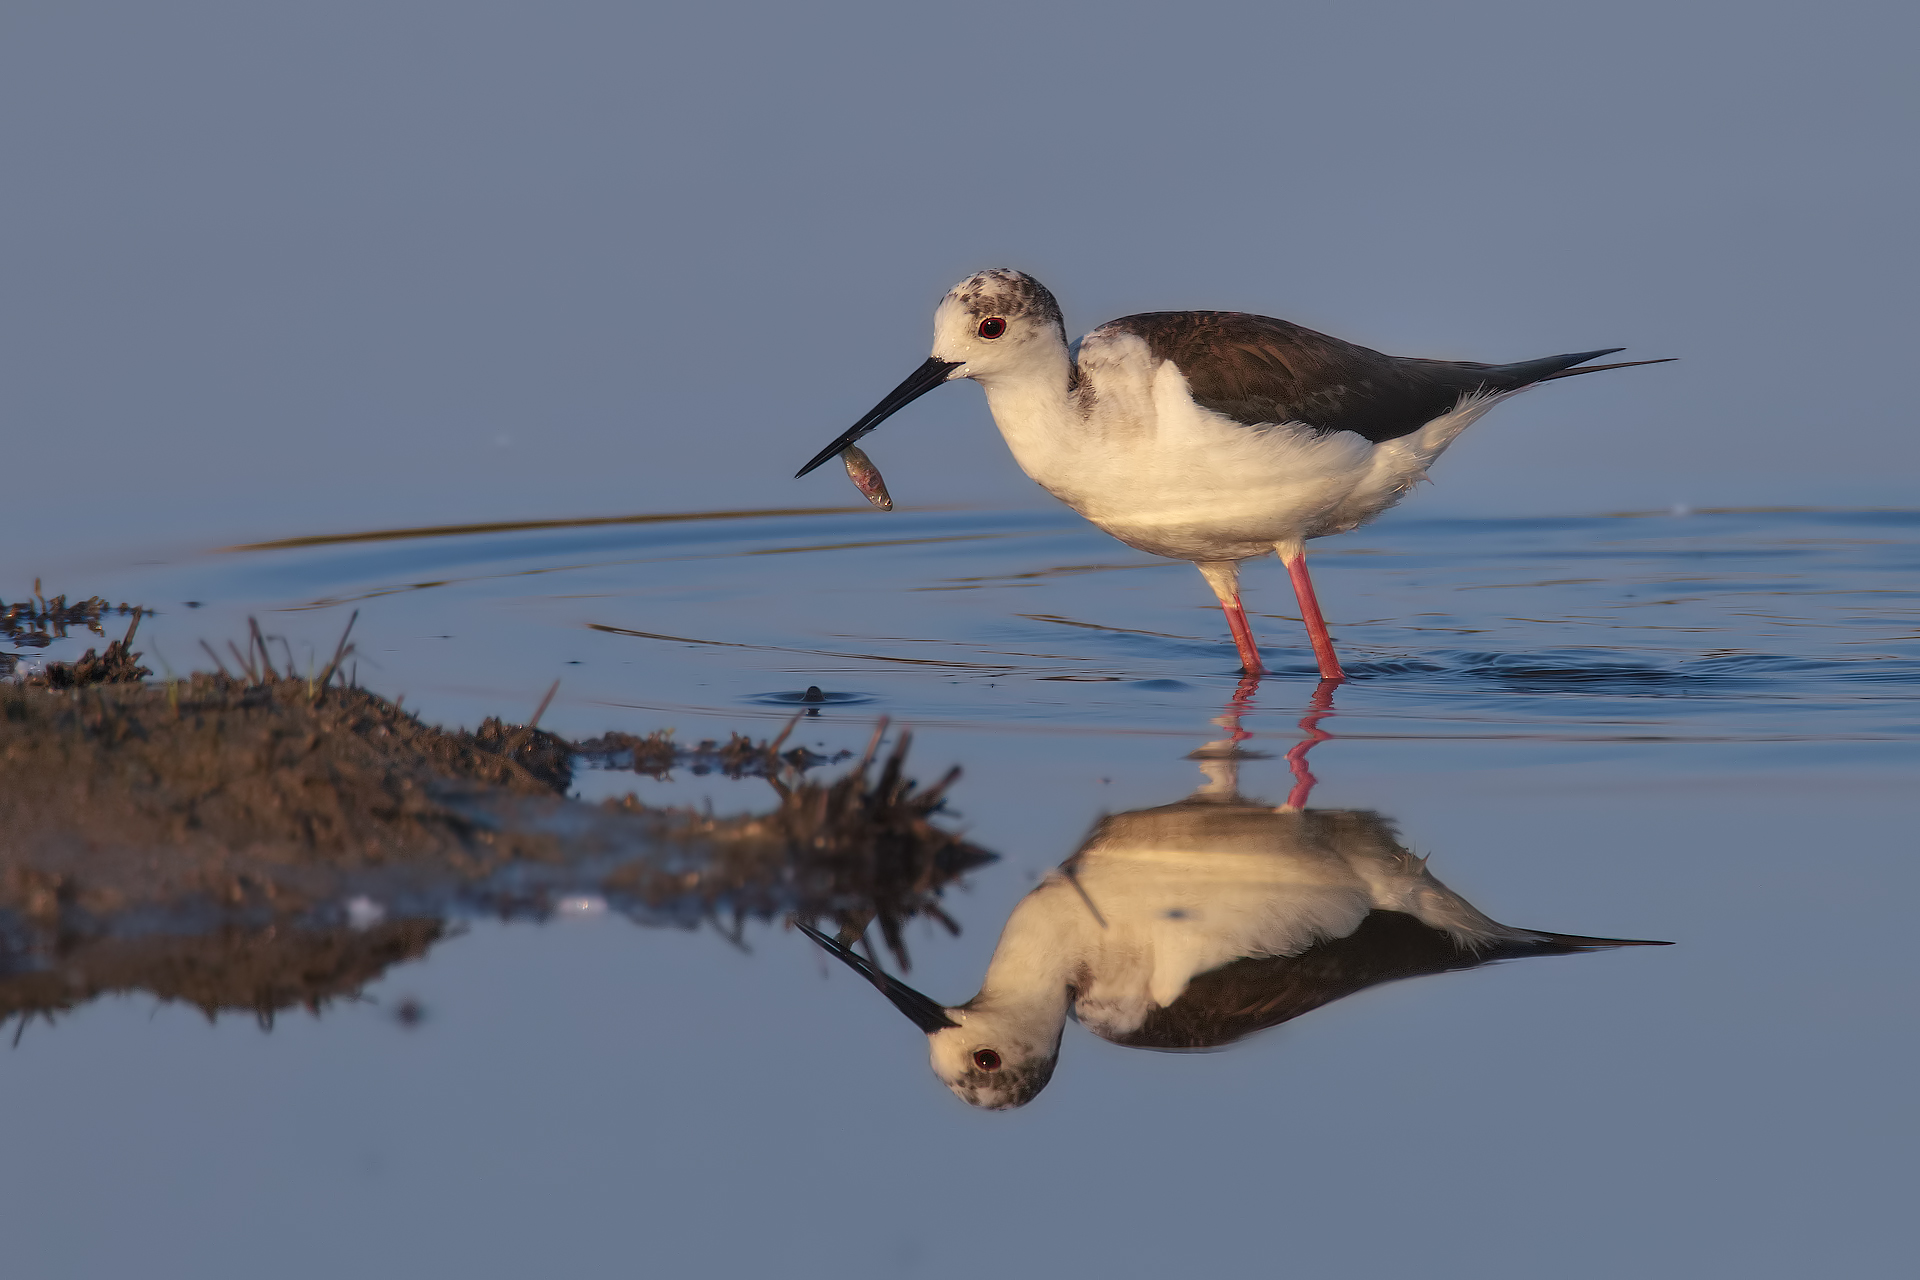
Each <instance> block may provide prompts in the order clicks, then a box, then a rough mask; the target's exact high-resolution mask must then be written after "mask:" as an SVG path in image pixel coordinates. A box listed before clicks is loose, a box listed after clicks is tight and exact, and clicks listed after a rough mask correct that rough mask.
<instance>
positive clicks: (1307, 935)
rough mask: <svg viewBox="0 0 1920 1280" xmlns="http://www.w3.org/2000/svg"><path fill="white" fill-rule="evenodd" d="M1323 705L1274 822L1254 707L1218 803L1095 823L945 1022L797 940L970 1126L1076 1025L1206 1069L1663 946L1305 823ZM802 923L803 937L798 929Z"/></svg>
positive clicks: (1045, 1070) (1031, 1079)
mask: <svg viewBox="0 0 1920 1280" xmlns="http://www.w3.org/2000/svg"><path fill="white" fill-rule="evenodd" d="M1331 688H1332V686H1330V685H1322V687H1321V689H1320V691H1319V693H1318V695H1317V696H1316V698H1315V701H1314V706H1313V708H1312V709H1311V710H1310V711H1309V712H1308V715H1307V717H1306V719H1304V720H1302V721H1301V723H1300V728H1301V730H1302V731H1303V732H1305V733H1307V734H1308V735H1309V737H1308V740H1307V741H1304V742H1303V743H1302V744H1301V745H1300V746H1299V747H1296V748H1295V750H1294V751H1293V752H1290V753H1289V755H1288V761H1289V763H1290V764H1291V765H1292V767H1293V773H1294V777H1295V779H1296V785H1295V786H1294V789H1293V794H1292V795H1290V796H1289V797H1288V799H1287V803H1286V804H1284V805H1281V806H1278V807H1275V806H1273V805H1269V804H1263V803H1261V802H1259V801H1255V800H1250V799H1248V798H1246V797H1244V796H1242V795H1241V794H1240V791H1239V780H1240V779H1239V760H1240V759H1241V758H1242V756H1243V753H1242V752H1241V751H1240V749H1239V745H1238V744H1239V741H1240V740H1241V739H1243V738H1245V737H1246V736H1247V735H1246V734H1244V733H1243V732H1241V730H1240V727H1239V716H1238V712H1239V711H1240V710H1242V709H1244V706H1245V699H1244V697H1238V698H1236V699H1235V702H1234V705H1233V706H1232V707H1230V708H1229V712H1228V714H1227V715H1226V716H1224V717H1222V718H1220V719H1219V720H1216V721H1215V723H1216V724H1219V725H1221V726H1222V727H1224V728H1226V729H1227V730H1228V734H1227V737H1225V738H1223V739H1221V740H1219V741H1217V742H1212V743H1209V744H1207V746H1205V747H1203V748H1201V750H1199V751H1197V752H1195V753H1194V756H1193V758H1194V759H1195V760H1197V761H1198V762H1199V765H1200V769H1201V772H1202V773H1203V774H1204V775H1205V776H1206V778H1207V782H1206V785H1204V786H1202V787H1201V788H1200V789H1199V790H1198V791H1196V792H1195V793H1194V794H1193V795H1191V796H1189V797H1188V798H1187V799H1185V800H1182V801H1180V802H1178V803H1176V804H1170V805H1164V806H1161V807H1160V808H1157V809H1139V810H1135V811H1132V812H1129V813H1120V814H1114V815H1112V816H1110V817H1107V818H1103V819H1102V820H1101V821H1100V823H1099V825H1097V826H1096V827H1095V828H1094V829H1093V832H1092V834H1091V835H1089V836H1088V837H1087V839H1086V841H1085V842H1084V843H1083V844H1082V845H1081V847H1080V848H1079V849H1078V850H1077V851H1076V852H1075V853H1074V854H1073V856H1072V857H1070V858H1068V859H1067V860H1066V861H1065V862H1064V863H1062V864H1061V865H1060V866H1059V868H1057V869H1056V870H1054V871H1053V872H1051V873H1049V874H1048V876H1047V877H1046V879H1044V880H1043V881H1041V883H1040V884H1039V886H1038V887H1037V888H1035V889H1034V890H1033V892H1031V893H1029V894H1028V895H1027V896H1026V897H1025V898H1023V899H1021V900H1020V903H1019V905H1017V906H1016V907H1015V908H1014V910H1013V914H1012V915H1011V916H1010V917H1009V918H1008V920H1007V924H1006V927H1005V928H1004V929H1003V930H1002V931H1001V934H1000V941H999V943H998V944H997V945H996V946H995V947H994V951H993V958H992V959H991V960H990V961H989V962H988V964H987V973H986V977H985V979H984V980H983V981H982V982H981V985H980V994H978V995H976V996H975V997H974V998H973V999H971V1000H969V1001H967V1002H966V1003H965V1004H961V1005H955V1006H953V1007H943V1006H942V1005H940V1004H939V1003H938V1002H936V1001H934V1000H933V999H931V998H930V997H928V996H926V995H923V994H922V993H920V992H919V991H916V990H915V989H914V988H912V987H910V986H908V985H907V984H906V983H904V982H902V981H900V980H899V979H898V978H896V977H894V976H893V975H892V974H889V973H887V972H886V971H885V970H883V969H881V968H880V967H879V966H878V965H876V964H874V963H873V962H872V961H870V960H868V959H867V958H866V957H864V956H862V955H860V954H859V953H858V952H856V951H854V950H852V949H851V948H850V947H848V946H846V945H845V944H843V943H842V942H840V941H839V940H838V939H835V938H832V937H829V936H828V935H826V934H824V933H822V932H820V931H819V930H817V929H813V928H809V927H808V926H806V925H804V924H801V925H799V927H800V929H801V930H802V931H804V932H805V933H806V935H807V936H808V937H810V938H812V939H813V940H814V941H815V942H816V943H818V944H819V945H820V946H821V948H822V949H824V950H825V951H826V952H827V953H828V954H830V955H832V956H834V957H835V958H837V959H839V960H841V961H843V962H844V963H845V964H846V965H847V966H848V967H850V968H852V969H853V970H854V971H855V972H856V973H858V974H860V975H861V976H862V977H863V978H865V979H867V981H869V982H871V983H872V984H873V985H874V986H875V987H877V988H878V989H879V990H880V992H881V993H882V994H883V995H885V996H886V997H887V999H888V1000H890V1001H891V1002H892V1003H893V1005H894V1007H895V1008H897V1009H899V1010H900V1011H901V1012H902V1013H904V1014H906V1015H907V1017H908V1018H910V1019H911V1020H912V1021H913V1023H914V1025H915V1026H917V1027H919V1028H920V1030H922V1031H923V1032H925V1033H926V1035H927V1040H928V1048H929V1053H930V1056H931V1058H932V1062H933V1070H934V1073H935V1074H936V1075H938V1076H939V1077H940V1079H941V1080H943V1081H944V1082H945V1083H946V1084H947V1086H948V1087H949V1088H951V1089H952V1090H953V1091H954V1092H955V1093H956V1094H958V1095H959V1096H960V1097H962V1098H964V1099H966V1101H968V1102H970V1103H972V1104H973V1105H974V1106H977V1107H990V1108H995V1109H1002V1108H1007V1107H1017V1106H1022V1105H1024V1104H1025V1103H1028V1102H1030V1101H1032V1100H1033V1098H1034V1096H1035V1095H1036V1094H1038V1093H1039V1092H1040V1090H1042V1089H1043V1088H1045V1087H1046V1085H1047V1082H1048V1081H1049V1080H1051V1079H1052V1078H1053V1069H1054V1065H1055V1063H1056V1062H1057V1061H1058V1059H1059V1055H1060V1038H1061V1033H1062V1031H1063V1029H1064V1028H1065V1025H1066V1020H1067V1016H1068V1014H1069V1012H1071V1013H1072V1015H1073V1017H1074V1018H1075V1019H1076V1020H1077V1021H1078V1022H1080V1023H1081V1024H1082V1025H1083V1026H1085V1027H1086V1028H1087V1029H1088V1030H1090V1031H1092V1032H1093V1033H1094V1034H1095V1035H1098V1036H1100V1037H1102V1038H1103V1039H1106V1040H1111V1041H1113V1042H1114V1043H1115V1044H1120V1045H1126V1046H1128V1047H1131V1048H1141V1049H1172V1050H1195V1049H1213V1048H1219V1047H1221V1046H1224V1045H1227V1044H1231V1043H1232V1042H1234V1041H1236V1040H1239V1039H1242V1038H1244V1037H1246V1036H1249V1035H1252V1034H1253V1033H1255V1032H1257V1031H1263V1030H1266V1029H1267V1028H1269V1027H1273V1026H1277V1025H1278V1024H1280V1023H1282V1022H1285V1021H1288V1020H1289V1019H1292V1018H1297V1017H1299V1016H1300V1015H1301V1014H1303V1013H1309V1012H1311V1011H1312V1010H1314V1009H1317V1008H1319V1007H1320V1006H1322V1005H1324V1004H1329V1003H1331V1002H1332V1001H1335V1000H1338V999H1341V998H1342V997H1344V996H1349V995H1352V994H1353V993H1354V992H1356V991H1361V990H1364V989H1365V988H1367V987H1371V986H1375V985H1377V984H1379V983H1382V982H1392V981H1395V980H1398V979H1401V978H1413V977H1419V976H1421V975H1423V974H1433V973H1446V972H1450V971H1453V970H1457V969H1471V968H1475V967H1477V966H1479V965H1483V964H1487V963H1490V962H1492V961H1496V960H1511V959H1518V958H1521V957H1525V956H1548V955H1568V954H1571V953H1574V952H1582V951H1599V950H1606V949H1609V948H1613V947H1635V946H1665V945H1667V944H1666V943H1663V942H1653V941H1646V940H1642V939H1635V938H1588V937H1581V936H1579V935H1577V934H1564V933H1546V932H1542V931H1539V930H1535V929H1518V928H1514V927H1513V926H1511V925H1504V924H1500V923H1498V922H1496V921H1494V920H1491V919H1489V918H1488V917H1487V916H1485V915H1483V914H1482V913H1481V912H1480V911H1479V910H1477V909H1476V908H1475V907H1474V906H1473V904H1471V903H1469V902H1468V901H1467V900H1466V899H1464V898H1462V897H1461V896H1460V895H1459V894H1457V893H1455V892H1454V891H1453V890H1451V889H1449V888H1447V886H1446V885H1444V884H1442V883H1440V881H1439V880H1437V879H1435V878H1434V876H1433V874H1432V873H1431V872H1429V871H1428V870H1427V861H1426V859H1425V858H1421V857H1416V856H1415V855H1414V854H1413V853H1411V852H1409V851H1408V850H1407V849H1406V848H1405V847H1404V846H1403V845H1401V844H1400V842H1399V840H1398V839H1397V838H1396V836H1395V834H1394V829H1393V824H1392V822H1391V821H1390V820H1389V819H1386V818H1383V817H1381V816H1380V815H1379V814H1377V813H1373V812H1370V811H1366V810H1353V809H1308V808H1306V807H1305V806H1306V800H1307V795H1308V792H1309V791H1310V790H1311V789H1312V786H1313V779H1312V775H1311V774H1309V773H1308V772H1307V770H1306V752H1307V751H1308V750H1309V749H1310V748H1311V747H1312V745H1313V743H1314V741H1316V740H1320V739H1324V738H1326V736H1327V735H1326V734H1325V733H1322V732H1320V730H1319V729H1318V721H1319V720H1320V718H1321V717H1323V716H1325V715H1327V714H1329V713H1330V712H1331V711H1332V704H1331V701H1330V699H1329V697H1328V694H1329V693H1330V690H1331ZM796 923H797V922H796Z"/></svg>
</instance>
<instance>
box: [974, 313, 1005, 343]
mask: <svg viewBox="0 0 1920 1280" xmlns="http://www.w3.org/2000/svg"><path fill="white" fill-rule="evenodd" d="M1006 331H1007V322H1006V321H1005V320H1002V319H1001V318H1000V317H999V316H988V317H987V318H986V319H985V320H982V321H981V322H980V336H981V337H983V338H997V337H999V336H1000V335H1001V334H1003V333H1005V332H1006Z"/></svg>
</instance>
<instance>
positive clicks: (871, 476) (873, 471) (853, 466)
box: [840, 444, 893, 511]
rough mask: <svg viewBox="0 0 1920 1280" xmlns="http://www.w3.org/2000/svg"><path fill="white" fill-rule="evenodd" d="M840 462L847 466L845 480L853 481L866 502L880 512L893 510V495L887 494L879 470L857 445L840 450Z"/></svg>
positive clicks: (885, 484) (885, 483) (884, 482)
mask: <svg viewBox="0 0 1920 1280" xmlns="http://www.w3.org/2000/svg"><path fill="white" fill-rule="evenodd" d="M840 461H842V462H844V463H845V464H846V466H847V479H849V480H851V481H853V487H854V488H856V489H858V490H859V491H860V492H861V494H862V495H864V496H865V497H866V500H867V501H868V502H871V503H872V504H873V505H874V506H876V507H878V508H880V509H881V510H882V511H891V510H893V495H892V494H890V493H888V492H887V482H886V481H885V480H882V479H881V478H880V468H878V467H876V466H874V465H873V459H872V458H869V457H868V456H867V455H866V454H865V453H864V452H863V451H862V450H861V448H860V446H859V445H853V444H850V445H848V446H847V447H846V448H845V449H844V450H842V451H841V454H840Z"/></svg>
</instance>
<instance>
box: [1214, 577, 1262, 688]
mask: <svg viewBox="0 0 1920 1280" xmlns="http://www.w3.org/2000/svg"><path fill="white" fill-rule="evenodd" d="M1220 608H1221V611H1222V612H1224V613H1225V614H1226V615H1227V630H1229V631H1231V632H1233V645H1234V648H1236V649H1238V650H1240V671H1241V674H1242V675H1249V676H1258V675H1265V674H1266V670H1267V669H1266V668H1265V667H1263V666H1261V665H1260V650H1259V649H1257V648H1255V647H1254V643H1253V628H1252V627H1250V626H1248V625H1247V611H1246V610H1245V609H1242V608H1241V607H1240V597H1239V595H1237V594H1236V595H1235V596H1234V597H1233V598H1232V599H1230V600H1222V601H1221V602H1220Z"/></svg>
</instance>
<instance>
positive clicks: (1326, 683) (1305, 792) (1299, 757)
mask: <svg viewBox="0 0 1920 1280" xmlns="http://www.w3.org/2000/svg"><path fill="white" fill-rule="evenodd" d="M1339 687H1340V682H1339V681H1338V680H1322V681H1321V682H1320V684H1319V685H1318V686H1317V687H1316V688H1315V689H1314V691H1313V697H1312V698H1311V699H1310V700H1309V701H1308V702H1307V714H1306V715H1304V716H1302V717H1300V732H1301V733H1304V734H1305V735H1307V736H1306V737H1305V738H1303V739H1301V740H1300V741H1299V742H1296V743H1295V744H1294V745H1293V750H1291V751H1289V752H1287V767H1288V768H1290V769H1292V770H1293V790H1292V791H1289V792H1288V793H1287V805H1286V807H1287V808H1289V809H1304V808H1306V807H1307V797H1308V796H1310V795H1312V794H1313V788H1314V784H1316V783H1317V782H1319V781H1320V780H1319V779H1318V778H1316V777H1314V776H1313V774H1312V773H1311V772H1310V771H1309V770H1308V769H1307V752H1309V751H1311V750H1313V749H1314V748H1315V747H1316V746H1318V745H1319V744H1320V743H1322V742H1325V741H1327V739H1329V738H1331V737H1333V735H1332V734H1330V733H1328V732H1327V731H1326V730H1324V729H1322V728H1321V727H1320V722H1321V721H1322V720H1324V719H1326V718H1327V717H1328V716H1330V715H1332V714H1333V691H1334V690H1335V689H1337V688H1339Z"/></svg>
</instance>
